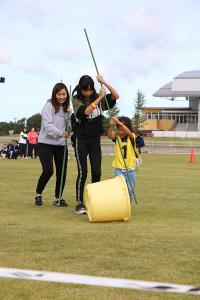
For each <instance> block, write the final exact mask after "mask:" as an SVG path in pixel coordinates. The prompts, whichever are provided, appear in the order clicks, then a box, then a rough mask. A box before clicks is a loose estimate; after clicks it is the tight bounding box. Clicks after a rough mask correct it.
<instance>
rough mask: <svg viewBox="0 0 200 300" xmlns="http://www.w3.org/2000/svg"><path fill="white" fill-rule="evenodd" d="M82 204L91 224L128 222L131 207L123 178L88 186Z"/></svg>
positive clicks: (117, 177)
mask: <svg viewBox="0 0 200 300" xmlns="http://www.w3.org/2000/svg"><path fill="white" fill-rule="evenodd" d="M84 202H85V205H86V207H87V214H88V218H89V220H90V221H91V222H108V221H128V220H129V219H130V217H131V205H130V198H129V193H128V188H127V184H126V181H125V178H124V176H122V175H120V176H116V177H115V178H113V179H109V180H104V181H101V182H97V183H91V184H88V185H87V186H86V188H85V191H84Z"/></svg>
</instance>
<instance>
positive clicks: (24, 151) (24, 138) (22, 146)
mask: <svg viewBox="0 0 200 300" xmlns="http://www.w3.org/2000/svg"><path fill="white" fill-rule="evenodd" d="M19 154H20V157H21V158H25V157H26V158H27V156H28V134H27V129H26V127H24V128H23V129H22V131H21V132H20V135H19Z"/></svg>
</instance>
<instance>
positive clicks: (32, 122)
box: [27, 113, 42, 129]
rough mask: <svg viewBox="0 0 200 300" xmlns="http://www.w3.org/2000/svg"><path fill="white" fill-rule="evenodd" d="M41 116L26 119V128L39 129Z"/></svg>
mask: <svg viewBox="0 0 200 300" xmlns="http://www.w3.org/2000/svg"><path fill="white" fill-rule="evenodd" d="M41 121H42V118H41V114H39V113H38V114H35V115H33V116H31V117H30V118H28V120H27V127H28V128H29V129H31V128H35V129H39V128H40V127H41Z"/></svg>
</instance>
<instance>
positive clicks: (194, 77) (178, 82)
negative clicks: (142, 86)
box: [153, 70, 200, 98]
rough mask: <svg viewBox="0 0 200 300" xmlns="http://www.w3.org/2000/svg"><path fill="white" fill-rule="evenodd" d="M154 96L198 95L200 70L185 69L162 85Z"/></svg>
mask: <svg viewBox="0 0 200 300" xmlns="http://www.w3.org/2000/svg"><path fill="white" fill-rule="evenodd" d="M153 96H154V97H171V98H175V97H200V71H198V70H196V71H187V72H183V73H181V74H179V75H178V76H176V77H175V78H174V79H173V81H171V82H169V83H167V84H165V85H163V86H162V87H161V88H160V89H159V90H157V91H156V92H155V93H154V94H153Z"/></svg>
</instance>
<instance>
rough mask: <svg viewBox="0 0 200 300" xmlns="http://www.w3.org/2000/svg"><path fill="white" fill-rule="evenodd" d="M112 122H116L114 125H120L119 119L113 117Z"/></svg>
mask: <svg viewBox="0 0 200 300" xmlns="http://www.w3.org/2000/svg"><path fill="white" fill-rule="evenodd" d="M112 120H113V122H114V125H117V124H119V123H120V121H119V120H118V119H117V117H112Z"/></svg>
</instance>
